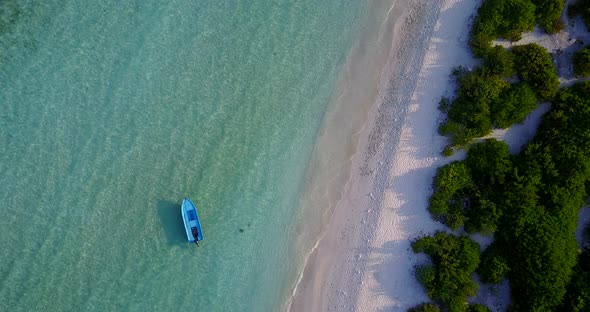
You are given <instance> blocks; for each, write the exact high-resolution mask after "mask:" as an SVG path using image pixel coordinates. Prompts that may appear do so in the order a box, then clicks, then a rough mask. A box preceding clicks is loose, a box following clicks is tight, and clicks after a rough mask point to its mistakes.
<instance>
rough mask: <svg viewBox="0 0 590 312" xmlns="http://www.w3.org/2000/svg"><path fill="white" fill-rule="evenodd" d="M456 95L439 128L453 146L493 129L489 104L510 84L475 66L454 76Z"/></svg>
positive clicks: (464, 144) (462, 143)
mask: <svg viewBox="0 0 590 312" xmlns="http://www.w3.org/2000/svg"><path fill="white" fill-rule="evenodd" d="M457 81H458V83H459V90H458V91H457V98H456V99H455V100H454V101H453V102H452V103H451V105H450V108H448V112H447V117H448V120H447V121H446V122H445V123H443V124H442V125H441V126H440V128H439V133H440V134H441V135H446V136H450V138H451V144H452V145H453V146H466V145H467V144H468V143H469V142H470V141H471V140H472V139H473V138H476V137H480V136H484V135H487V134H489V133H490V132H492V119H491V113H490V112H491V110H490V106H492V105H493V103H494V101H496V100H497V99H498V98H499V96H500V94H502V92H503V91H504V90H505V89H507V88H509V87H510V84H509V83H508V82H506V81H505V80H504V79H502V77H500V76H498V75H491V76H490V75H487V74H486V71H485V70H483V69H481V68H478V69H476V70H474V71H472V72H469V73H465V74H463V75H460V76H459V77H458V78H457Z"/></svg>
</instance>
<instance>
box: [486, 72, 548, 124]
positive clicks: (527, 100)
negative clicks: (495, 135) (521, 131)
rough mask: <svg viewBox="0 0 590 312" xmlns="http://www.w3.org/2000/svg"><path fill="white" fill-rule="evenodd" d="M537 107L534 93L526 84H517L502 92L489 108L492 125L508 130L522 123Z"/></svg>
mask: <svg viewBox="0 0 590 312" xmlns="http://www.w3.org/2000/svg"><path fill="white" fill-rule="evenodd" d="M535 107H537V96H536V95H535V91H534V90H533V89H532V88H531V87H530V86H529V85H528V84H527V83H517V84H514V85H512V86H511V87H510V88H508V89H506V90H504V92H502V94H500V96H499V97H498V98H497V99H496V100H495V101H494V102H493V104H492V106H491V119H492V124H493V125H494V126H495V127H497V128H508V127H510V126H511V125H513V124H515V123H518V122H522V121H523V120H524V119H525V118H526V116H527V115H528V114H529V113H530V112H531V111H532V110H533V109H535Z"/></svg>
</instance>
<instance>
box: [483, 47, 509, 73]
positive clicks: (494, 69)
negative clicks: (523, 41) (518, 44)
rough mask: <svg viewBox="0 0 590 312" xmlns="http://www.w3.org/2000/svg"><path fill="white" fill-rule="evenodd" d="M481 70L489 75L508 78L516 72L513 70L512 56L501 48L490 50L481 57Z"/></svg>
mask: <svg viewBox="0 0 590 312" xmlns="http://www.w3.org/2000/svg"><path fill="white" fill-rule="evenodd" d="M483 64H484V66H483V68H484V69H485V70H486V71H488V72H489V73H490V74H491V75H498V76H501V77H510V76H512V75H514V73H515V72H516V71H515V69H514V56H513V55H512V53H511V52H510V51H508V50H506V49H504V48H503V47H501V46H495V47H493V48H490V50H489V51H488V53H486V55H484V56H483Z"/></svg>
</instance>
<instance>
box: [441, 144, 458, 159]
mask: <svg viewBox="0 0 590 312" xmlns="http://www.w3.org/2000/svg"><path fill="white" fill-rule="evenodd" d="M442 154H443V156H445V157H449V156H453V154H455V151H454V150H453V148H452V147H450V146H445V148H444V149H443V151H442Z"/></svg>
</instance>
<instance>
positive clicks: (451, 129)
mask: <svg viewBox="0 0 590 312" xmlns="http://www.w3.org/2000/svg"><path fill="white" fill-rule="evenodd" d="M563 5H564V1H563V0H528V1H527V0H517V1H510V0H485V1H484V3H483V4H482V6H481V7H480V9H479V11H478V16H477V17H476V20H475V24H474V26H473V29H472V32H471V41H470V44H471V46H472V49H473V52H474V54H475V55H476V56H479V57H481V58H482V59H483V65H482V67H479V68H476V69H475V70H473V71H471V72H468V71H466V70H465V69H463V68H459V69H456V70H455V71H454V72H453V76H455V77H456V79H457V81H458V84H459V88H458V91H457V97H456V98H455V99H454V100H452V101H451V100H448V99H445V100H444V101H441V105H440V108H441V111H442V112H443V113H446V114H447V120H446V121H445V122H444V123H443V124H442V125H441V126H440V128H439V132H440V133H441V134H443V135H447V136H449V137H450V138H451V145H450V146H447V148H446V149H445V151H444V152H443V153H444V154H450V151H452V147H453V146H460V147H465V146H468V145H469V144H470V143H471V141H472V139H474V138H477V137H481V136H484V135H486V134H488V133H489V132H490V131H491V129H492V127H500V128H504V127H508V126H510V125H512V124H514V123H516V122H520V121H522V120H523V119H524V118H525V117H526V115H527V114H528V113H529V112H530V110H531V109H533V108H534V107H535V106H536V103H537V101H539V100H541V101H550V102H551V103H552V107H551V111H550V112H549V113H547V114H546V115H545V116H544V118H543V120H542V122H541V124H540V126H539V128H538V131H537V134H536V135H535V137H534V138H533V140H531V142H529V143H528V144H527V145H526V146H525V148H524V149H523V150H522V151H521V152H520V153H519V154H518V155H510V154H509V152H508V147H507V145H506V144H504V143H502V142H498V141H496V140H485V141H483V142H481V143H477V144H472V145H470V146H469V150H468V155H467V158H466V159H465V160H464V161H455V162H452V163H450V164H448V165H446V166H443V167H441V168H439V170H438V172H437V174H436V177H435V179H434V182H433V189H434V192H433V194H432V196H431V198H430V204H429V211H430V212H431V214H432V216H433V217H434V218H435V219H437V220H439V221H441V222H443V223H445V224H446V225H448V226H449V227H451V228H452V229H458V228H460V227H464V229H465V231H467V232H468V233H473V232H483V233H494V237H495V240H494V242H493V243H492V245H491V246H489V247H488V248H487V249H486V250H485V251H484V252H483V254H482V255H481V261H479V260H480V259H479V254H478V257H475V256H474V254H473V253H474V251H473V249H472V247H465V246H470V245H469V244H468V243H465V242H464V241H461V240H462V239H466V240H468V239H467V238H463V237H455V236H453V235H448V234H441V233H437V234H436V235H434V236H432V237H424V238H421V239H419V240H418V241H416V242H415V243H414V244H413V246H412V247H413V248H414V251H415V252H421V251H422V252H425V253H426V254H428V255H429V256H430V257H431V259H432V262H433V265H431V266H424V267H419V268H417V269H416V276H417V278H418V280H419V281H420V283H421V284H422V285H424V287H425V288H426V290H427V292H428V295H429V296H430V298H432V299H434V300H436V302H437V303H442V305H441V306H440V309H442V310H447V309H448V310H450V311H488V309H487V308H486V307H484V306H477V305H469V306H468V305H467V304H466V303H465V297H466V296H469V295H470V293H471V292H472V291H474V289H473V288H472V287H471V286H472V284H470V283H469V282H472V281H471V280H470V279H469V278H468V277H467V276H468V275H469V274H470V273H466V272H467V271H469V270H471V269H475V268H476V270H477V273H478V274H479V275H480V277H481V280H482V281H483V282H485V283H499V282H500V281H501V280H502V279H504V278H508V280H509V282H510V286H511V291H512V305H511V306H510V308H509V310H510V311H511V312H520V311H590V251H588V250H585V251H583V252H582V253H581V254H580V252H579V250H578V246H577V243H576V240H575V238H574V235H573V233H574V231H575V228H576V222H577V216H578V212H579V209H580V207H581V206H582V204H583V203H584V202H585V201H586V200H587V198H588V195H589V194H590V122H588V120H590V82H582V83H578V84H575V85H573V86H571V87H569V88H565V89H563V90H561V91H560V90H559V79H558V76H557V73H556V70H555V67H554V65H553V62H552V60H551V57H550V55H549V53H547V51H546V50H545V49H544V48H542V47H541V46H539V45H537V44H529V45H524V46H516V47H514V48H513V49H512V50H511V51H507V50H505V49H503V48H501V47H492V46H491V41H492V40H493V39H496V38H498V37H502V38H507V39H511V40H515V39H518V37H519V36H520V33H521V32H522V31H525V30H530V29H531V28H532V27H533V25H534V23H535V22H536V23H539V25H540V26H541V27H543V28H544V29H545V30H546V31H548V32H555V31H558V30H559V29H560V27H561V22H560V21H559V16H560V14H561V12H562V10H563ZM582 5H583V6H582ZM572 8H575V9H577V10H578V11H577V12H578V13H581V14H583V15H584V14H586V15H587V16H585V19H586V21H587V22H588V21H590V0H581V1H580V2H578V3H577V4H576V5H574V6H573V7H572ZM531 14H532V15H531ZM531 16H533V17H532V19H531ZM574 61H575V63H576V74H578V75H588V74H589V73H590V49H588V50H587V49H584V50H582V51H580V52H578V53H577V54H576V57H575V60H574ZM584 66H587V67H584ZM515 73H516V74H517V76H518V79H519V80H520V81H519V82H517V83H514V84H509V83H508V82H507V81H506V80H505V79H506V78H508V77H512V76H513V75H514V74H515ZM588 231H590V230H588ZM459 241H461V242H463V244H464V245H462V243H459ZM466 259H467V260H466ZM475 259H477V260H475ZM461 261H463V262H461ZM476 262H477V263H478V264H477V265H476V266H475V267H473V266H470V265H472V264H473V263H476ZM469 272H471V271H469ZM441 276H444V277H445V278H444V279H443V278H441Z"/></svg>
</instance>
